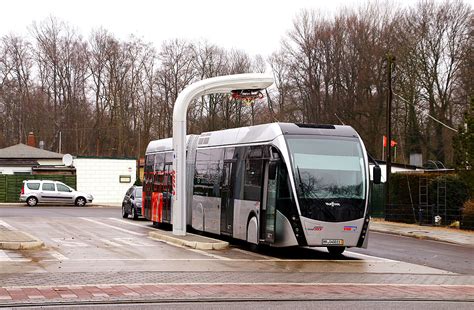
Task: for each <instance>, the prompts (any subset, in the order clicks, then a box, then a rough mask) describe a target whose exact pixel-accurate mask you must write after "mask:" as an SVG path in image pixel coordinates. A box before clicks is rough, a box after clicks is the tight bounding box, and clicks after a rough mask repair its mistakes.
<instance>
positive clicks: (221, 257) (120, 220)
mask: <svg viewBox="0 0 474 310" xmlns="http://www.w3.org/2000/svg"><path fill="white" fill-rule="evenodd" d="M109 219H110V220H114V221H117V222H120V223H124V224H128V225H133V226H138V227H141V228H146V229H150V230H153V231H156V228H154V227H148V226H144V225H140V224H136V223H131V222H129V221H126V220H122V219H117V218H113V217H109ZM149 239H151V240H154V241H159V242H164V243H166V244H168V245H171V246H174V247H178V248H182V249H186V250H188V251H191V252H195V253H198V254H202V255H206V256H209V257H213V258H216V259H219V260H229V258H227V257H224V256H220V255H215V254H210V253H207V252H205V251H202V250H197V249H191V248H189V247H186V246H181V245H177V244H173V243H170V242H167V241H164V240H157V239H154V238H150V237H149Z"/></svg>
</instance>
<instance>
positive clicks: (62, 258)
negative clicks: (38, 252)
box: [49, 250, 69, 261]
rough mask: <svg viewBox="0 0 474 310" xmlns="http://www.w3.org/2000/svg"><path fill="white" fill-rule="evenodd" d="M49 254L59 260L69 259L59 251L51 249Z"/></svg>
mask: <svg viewBox="0 0 474 310" xmlns="http://www.w3.org/2000/svg"><path fill="white" fill-rule="evenodd" d="M49 254H51V256H52V257H54V258H56V259H57V260H59V261H62V260H69V257H66V256H64V255H62V254H61V253H59V252H58V251H54V250H50V251H49Z"/></svg>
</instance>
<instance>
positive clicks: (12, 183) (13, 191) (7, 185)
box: [0, 174, 76, 203]
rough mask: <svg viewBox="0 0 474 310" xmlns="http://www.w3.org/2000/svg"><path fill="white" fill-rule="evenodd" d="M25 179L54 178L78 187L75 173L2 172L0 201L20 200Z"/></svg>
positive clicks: (0, 175)
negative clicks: (8, 173)
mask: <svg viewBox="0 0 474 310" xmlns="http://www.w3.org/2000/svg"><path fill="white" fill-rule="evenodd" d="M23 180H54V181H59V182H63V183H64V184H67V185H69V186H71V187H72V188H76V176H75V175H2V174H0V203H1V202H18V201H19V198H20V192H21V185H22V183H23Z"/></svg>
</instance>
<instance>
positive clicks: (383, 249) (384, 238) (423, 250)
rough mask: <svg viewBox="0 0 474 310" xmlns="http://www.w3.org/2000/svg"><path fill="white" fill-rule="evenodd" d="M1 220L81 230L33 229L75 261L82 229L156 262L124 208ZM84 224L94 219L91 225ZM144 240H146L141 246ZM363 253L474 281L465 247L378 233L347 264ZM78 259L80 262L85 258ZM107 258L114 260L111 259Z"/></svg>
mask: <svg viewBox="0 0 474 310" xmlns="http://www.w3.org/2000/svg"><path fill="white" fill-rule="evenodd" d="M0 218H2V219H4V220H6V221H7V222H8V219H9V218H11V219H12V220H13V222H16V223H17V224H18V225H20V226H21V225H22V223H24V224H25V226H26V227H25V228H26V229H29V228H28V226H29V225H30V224H29V223H30V220H31V221H32V220H33V219H36V221H38V219H42V220H40V222H44V221H53V222H55V223H57V225H56V226H57V227H59V226H61V223H62V224H64V226H67V225H69V226H75V228H74V229H75V230H77V231H76V233H75V234H71V236H69V235H67V236H66V235H64V234H62V233H59V234H58V232H55V233H56V235H57V236H56V235H55V236H53V235H54V233H51V232H50V231H48V230H44V228H43V226H44V225H40V229H38V231H35V230H34V229H33V227H31V229H33V231H32V230H31V229H29V230H30V231H29V232H33V233H36V234H39V235H40V236H39V237H40V238H44V239H46V241H47V243H48V241H49V242H50V243H52V244H54V243H56V244H55V246H56V247H57V246H61V245H62V246H63V248H65V249H66V250H67V251H68V252H71V253H72V255H74V253H76V252H77V253H76V254H78V253H81V252H83V251H84V250H85V248H87V247H81V246H78V247H76V248H74V246H73V238H76V239H75V240H76V245H77V244H80V243H81V241H80V240H78V239H81V235H83V234H81V231H80V229H78V228H80V227H82V228H86V227H87V226H85V225H91V226H90V231H89V233H91V231H93V230H96V231H97V233H96V234H95V235H96V236H97V235H99V234H105V235H103V236H101V237H100V238H99V239H100V241H101V242H102V244H99V243H97V242H96V244H94V245H95V246H96V248H101V247H103V246H102V245H104V244H105V245H108V246H109V247H107V250H110V249H111V248H114V247H113V245H115V246H120V251H123V252H124V253H125V252H126V251H127V244H129V245H130V244H133V242H135V245H136V244H140V242H141V244H142V248H141V249H142V250H143V249H145V252H144V254H143V257H142V258H144V259H147V258H150V257H149V256H148V254H147V253H146V250H148V249H147V248H149V247H150V246H151V243H150V241H149V240H146V235H147V232H148V231H149V230H150V229H153V228H152V227H151V226H150V223H149V222H148V221H144V220H139V221H132V220H123V219H121V217H120V208H117V207H83V208H78V207H73V206H71V207H63V206H53V207H45V206H40V207H34V208H30V207H18V206H16V207H5V206H3V207H1V208H0ZM61 218H63V221H61V220H60V219H61ZM84 219H89V221H87V220H84ZM54 225H55V224H53V226H54ZM32 226H34V225H32ZM113 226H115V227H117V228H118V231H117V230H115V231H114V229H112V227H113ZM128 231H132V233H128V234H127V232H128ZM106 232H108V234H109V235H110V234H111V235H113V237H111V238H108V237H110V236H107V235H106ZM117 232H119V233H120V232H124V234H123V235H120V236H119V235H117V234H116V233H117ZM51 234H52V235H51ZM88 237H90V236H88ZM51 238H52V239H51ZM58 238H64V240H62V242H63V244H60V242H59V243H58V240H59V239H58ZM68 238H69V239H70V240H69V241H70V244H69V247H68V246H67V244H66V243H67V240H68ZM71 238H72V239H71ZM82 238H83V239H84V236H82ZM107 238H108V239H107ZM124 238H128V239H124ZM53 239H54V240H53ZM139 239H141V240H140V241H137V240H139ZM83 241H84V240H83ZM83 243H84V242H83ZM86 244H87V242H86ZM233 245H234V248H233V249H234V250H236V251H234V252H235V253H234V254H236V253H237V252H238V251H237V250H238V249H242V250H243V251H245V250H247V248H246V246H245V245H242V244H239V243H235V242H234V243H233ZM160 246H163V247H166V248H167V252H168V253H175V252H176V254H177V253H178V252H179V251H176V249H175V248H173V247H172V246H168V245H163V244H160ZM168 248H169V249H168ZM245 252H247V251H245ZM117 253H119V252H117ZM117 253H116V254H117ZM243 253H244V252H242V251H241V252H240V253H239V255H234V254H229V257H234V256H236V257H237V258H242V257H247V256H249V255H250V256H252V255H254V254H255V255H259V254H261V255H263V256H262V257H271V258H275V259H282V260H291V259H293V260H294V259H299V260H305V259H307V260H327V259H331V257H329V256H328V254H327V253H326V251H325V249H324V248H312V249H292V250H291V251H288V250H287V249H281V250H280V249H265V248H264V249H261V250H260V251H259V254H257V253H253V254H252V253H250V254H248V252H247V254H246V255H244V254H243ZM357 253H359V254H362V255H368V256H367V258H368V257H376V258H383V259H389V260H395V261H400V262H405V263H410V264H416V265H421V266H426V267H432V268H436V269H441V270H445V271H449V272H454V273H460V274H469V275H474V263H473V261H472V257H474V247H467V246H460V245H455V244H449V243H444V242H437V241H430V240H420V239H415V238H409V237H402V236H396V235H390V234H383V233H377V232H372V233H371V234H370V239H369V247H368V249H359V248H352V249H349V250H348V251H346V252H345V255H344V257H343V258H341V259H346V260H358V259H364V258H365V257H364V256H357ZM78 255H79V256H80V254H78ZM255 255H254V256H255ZM178 256H179V255H178ZM94 257H97V255H94ZM106 257H110V253H107V255H106ZM153 257H154V256H153Z"/></svg>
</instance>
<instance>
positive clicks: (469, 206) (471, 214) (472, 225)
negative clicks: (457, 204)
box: [461, 199, 474, 230]
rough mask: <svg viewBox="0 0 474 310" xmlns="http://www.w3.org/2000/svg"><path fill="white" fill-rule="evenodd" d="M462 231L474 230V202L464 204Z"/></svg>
mask: <svg viewBox="0 0 474 310" xmlns="http://www.w3.org/2000/svg"><path fill="white" fill-rule="evenodd" d="M461 229H471V230H474V200H472V199H471V200H469V201H466V202H465V203H464V208H463V211H462V219H461Z"/></svg>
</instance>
